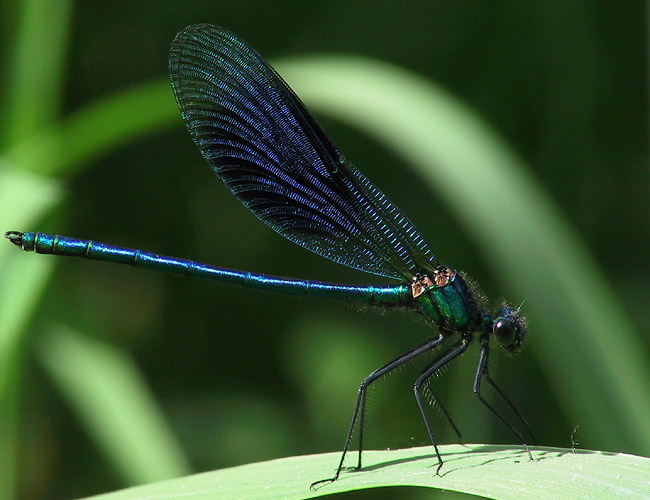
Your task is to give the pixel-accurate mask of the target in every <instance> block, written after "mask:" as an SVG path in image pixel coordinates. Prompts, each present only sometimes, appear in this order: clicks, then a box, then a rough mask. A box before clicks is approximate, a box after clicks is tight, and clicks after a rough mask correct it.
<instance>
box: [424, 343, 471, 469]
mask: <svg viewBox="0 0 650 500" xmlns="http://www.w3.org/2000/svg"><path fill="white" fill-rule="evenodd" d="M470 340H471V339H468V338H463V339H461V340H460V341H459V342H458V343H457V344H456V345H455V346H454V347H452V348H451V349H449V351H447V352H446V353H445V354H444V355H442V356H441V357H440V358H438V359H436V360H435V361H434V362H433V363H432V364H431V365H430V366H429V367H428V368H427V369H426V370H424V371H423V372H422V375H420V377H419V378H418V379H417V380H416V381H415V384H413V392H414V393H415V399H416V401H417V402H418V406H419V407H420V413H422V418H423V419H424V425H425V426H426V428H427V432H428V433H429V438H430V439H431V443H432V444H433V448H434V449H435V450H436V456H437V457H438V468H437V469H436V474H440V469H441V468H442V457H441V456H440V452H439V451H438V445H437V444H436V439H435V438H434V437H433V430H432V429H431V424H430V423H429V419H428V418H427V414H426V411H425V409H424V404H423V403H422V397H421V395H420V388H421V387H422V384H424V383H425V382H426V380H427V379H428V378H429V377H431V375H433V374H434V373H435V372H436V371H438V370H439V369H440V368H442V367H443V366H445V365H446V364H447V363H450V362H451V361H453V360H454V359H455V358H457V357H458V356H460V355H461V354H463V353H464V352H465V351H466V350H467V346H469V343H470ZM429 392H430V393H431V395H432V396H433V399H434V403H435V402H437V399H436V396H435V394H434V393H433V391H431V388H430V387H429ZM438 405H439V403H438ZM443 412H444V414H445V415H446V416H447V419H448V420H449V421H450V422H451V425H452V427H453V428H454V430H455V431H456V433H457V434H458V435H460V433H459V432H458V429H457V428H456V426H455V425H454V423H453V421H452V420H451V418H449V414H448V413H447V412H446V411H445V410H444V409H443Z"/></svg>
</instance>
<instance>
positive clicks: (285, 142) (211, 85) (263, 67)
mask: <svg viewBox="0 0 650 500" xmlns="http://www.w3.org/2000/svg"><path fill="white" fill-rule="evenodd" d="M169 71H170V76H171V82H172V87H173V89H174V95H175V96H176V101H177V102H178V106H179V107H180V109H181V113H182V115H183V119H184V120H185V123H186V125H187V128H188V129H189V131H190V134H191V135H192V138H193V139H194V142H195V143H196V144H197V145H198V147H199V149H200V150H201V154H203V156H204V157H205V158H206V159H207V160H208V162H209V163H210V165H211V166H212V168H213V169H214V171H215V173H216V174H217V175H218V176H219V178H220V179H221V180H222V181H223V182H224V184H225V185H226V186H227V187H228V189H230V191H232V193H233V194H234V195H235V196H236V197H237V198H238V199H239V200H240V201H241V202H242V203H243V204H244V205H245V206H247V207H248V208H249V209H250V210H251V211H252V212H253V213H254V214H255V215H256V216H257V217H258V218H259V219H260V220H262V221H263V222H265V223H266V224H267V225H269V226H270V227H271V228H273V229H274V230H275V231H277V232H278V233H280V234H281V235H283V236H284V237H286V238H288V239H289V240H291V241H293V242H294V243H297V244H298V245H301V246H303V247H305V248H307V249H309V250H311V251H312V252H315V253H317V254H319V255H322V256H323V257H326V258H328V259H331V260H333V261H335V262H340V263H341V264H345V265H346V266H349V267H353V268H357V269H360V270H362V271H366V272H369V273H374V274H378V275H382V276H386V277H390V278H396V279H400V280H404V279H407V280H410V279H411V278H412V277H413V276H414V275H415V274H416V273H419V272H431V271H432V270H433V269H434V268H435V266H436V264H437V260H436V257H435V255H434V254H433V252H432V251H431V250H430V249H429V246H428V244H427V243H426V241H425V240H424V239H423V238H422V236H420V234H419V232H418V231H417V229H415V227H414V226H413V224H411V222H410V221H409V220H408V219H407V218H406V217H405V216H404V215H402V213H401V212H400V211H399V210H398V209H397V207H396V206H395V205H393V203H391V201H390V200H389V199H388V198H387V197H386V196H385V195H384V194H383V193H382V192H381V191H379V189H377V188H376V187H375V186H373V185H372V183H370V181H368V179H366V178H365V177H364V176H363V174H361V172H359V171H358V170H357V169H356V168H355V167H354V166H353V165H352V164H351V163H349V162H348V161H347V160H346V159H345V158H344V157H343V155H342V154H341V153H340V152H339V150H338V149H337V148H336V146H335V145H334V143H333V142H332V140H331V139H330V138H329V137H328V136H327V134H326V133H325V132H324V131H323V130H322V129H321V127H320V126H319V125H318V123H316V120H315V119H314V117H313V116H312V115H311V114H310V113H309V111H308V110H307V108H306V107H305V106H304V105H303V104H302V102H301V101H300V99H298V97H297V96H296V94H294V92H293V91H292V90H291V89H290V88H289V86H288V85H287V84H286V83H285V82H284V80H282V78H281V77H280V75H278V74H277V72H276V71H275V70H274V69H273V68H272V67H271V66H269V64H268V63H267V62H266V61H264V59H262V56H260V55H259V54H258V53H257V52H256V51H255V50H254V49H252V48H251V47H250V46H249V45H248V44H247V43H246V42H244V41H243V40H242V39H241V38H239V37H237V35H235V34H234V33H231V32H230V31H228V30H226V29H223V28H218V27H216V26H210V25H194V26H190V27H189V28H186V29H185V30H184V31H182V32H181V33H179V34H178V36H177V37H176V39H175V40H174V42H173V43H172V48H171V53H170V57H169Z"/></svg>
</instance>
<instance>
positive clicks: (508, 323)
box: [492, 318, 517, 347]
mask: <svg viewBox="0 0 650 500" xmlns="http://www.w3.org/2000/svg"><path fill="white" fill-rule="evenodd" d="M492 332H493V333H494V338H495V339H497V342H498V343H499V344H501V345H502V346H504V347H508V346H510V345H512V343H513V342H514V341H515V333H517V327H516V326H515V323H514V322H513V321H512V320H510V319H508V318H501V319H498V320H497V322H496V323H494V327H493V328H492Z"/></svg>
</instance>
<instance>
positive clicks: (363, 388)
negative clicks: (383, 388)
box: [311, 335, 444, 489]
mask: <svg viewBox="0 0 650 500" xmlns="http://www.w3.org/2000/svg"><path fill="white" fill-rule="evenodd" d="M443 340H444V337H443V336H442V335H440V336H438V337H436V338H434V339H430V340H428V341H426V342H425V343H424V344H422V345H420V346H419V347H416V348H415V349H412V350H410V351H409V352H407V353H405V354H403V355H401V356H400V357H398V358H396V359H394V360H393V361H391V362H390V363H387V364H386V365H384V366H382V367H381V368H379V369H377V370H375V371H374V372H372V373H371V374H370V375H368V376H367V377H366V378H365V379H363V382H361V385H360V386H359V391H358V392H357V402H356V404H355V405H354V412H353V413H352V422H351V423H350V429H349V430H348V435H347V437H346V438H345V445H344V446H343V453H342V454H341V461H340V462H339V466H338V467H337V469H336V473H335V474H334V477H331V478H329V479H321V480H320V481H316V482H315V483H312V485H311V489H317V486H319V485H324V484H327V483H332V482H334V481H336V480H337V479H338V478H339V475H340V474H341V470H343V462H344V461H345V455H346V454H347V452H348V450H349V448H350V442H351V441H352V434H353V433H354V428H355V425H356V423H357V418H359V420H360V423H361V424H362V423H363V418H364V413H365V408H366V394H367V392H368V387H369V386H370V385H371V384H372V383H373V382H376V381H377V380H378V379H380V378H381V377H383V376H384V375H386V374H387V373H388V372H391V371H393V370H394V369H395V368H397V367H399V366H402V365H403V364H405V363H408V362H409V361H411V360H413V359H415V358H417V357H418V356H420V355H421V354H424V353H425V352H427V351H430V350H432V349H435V348H436V347H437V346H438V345H440V343H442V341H443ZM359 435H360V439H359V461H358V464H357V468H361V452H362V448H361V444H362V443H361V437H362V435H363V427H361V430H360V431H359ZM436 451H437V450H436Z"/></svg>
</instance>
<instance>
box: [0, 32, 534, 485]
mask: <svg viewBox="0 0 650 500" xmlns="http://www.w3.org/2000/svg"><path fill="white" fill-rule="evenodd" d="M169 71H170V76H171V85H172V88H173V92H174V95H175V97H176V102H177V103H178V106H179V108H180V110H181V114H182V116H183V119H184V121H185V124H186V125H187V128H188V130H189V132H190V135H191V136H192V139H193V140H194V142H195V143H196V145H197V146H198V147H199V149H200V151H201V154H202V155H203V156H204V158H205V159H206V160H207V161H208V163H209V164H210V166H211V167H212V169H213V170H214V172H215V173H216V174H217V176H218V177H219V178H220V179H221V180H222V181H223V183H224V184H225V185H226V187H228V189H230V191H232V193H233V194H234V195H235V196H236V197H237V198H238V199H239V200H240V201H241V202H242V203H243V204H244V205H245V206H246V207H248V209H249V210H251V211H252V212H253V213H254V214H255V215H256V216H257V217H258V218H259V219H260V220H261V221H262V222H264V223H265V224H267V225H268V226H270V227H271V228H272V229H273V230H275V231H276V232H278V233H280V234H281V235H283V236H284V237H285V238H288V239H289V240H291V241H293V242H294V243H297V244H298V245H300V246H302V247H304V248H306V249H308V250H311V251H312V252H314V253H316V254H318V255H321V256H323V257H326V258H328V259H331V260H333V261H335V262H339V263H341V264H343V265H346V266H349V267H352V268H355V269H359V270H361V271H365V272H367V273H371V274H375V275H379V276H382V277H384V278H388V279H392V280H394V281H395V284H392V285H342V284H333V283H324V282H319V281H308V280H300V279H291V278H283V277H273V276H267V275H263V274H255V273H250V272H245V271H236V270H231V269H225V268H221V267H213V266H210V265H207V264H202V263H198V262H194V261H189V260H185V259H178V258H174V257H165V256H161V255H157V254H153V253H149V252H143V251H140V250H133V249H129V248H123V247H117V246H113V245H107V244H103V243H97V242H94V241H89V240H80V239H75V238H69V237H65V236H51V235H48V234H43V233H33V232H18V231H9V232H7V233H6V234H5V236H6V237H7V238H8V239H9V240H10V241H11V242H12V243H14V244H16V245H17V246H19V247H21V248H22V249H23V250H26V251H35V252H37V253H45V254H55V255H67V256H75V257H84V258H87V259H95V260H101V261H106V262H113V263H119V264H129V265H132V266H135V267H144V268H148V269H155V270H160V271H167V272H171V273H176V274H182V275H185V276H197V277H201V278H207V279H211V280H215V281H222V282H225V283H231V284H237V285H241V286H246V287H250V288H257V289H261V290H267V291H271V292H277V293H284V294H289V295H299V296H315V297H327V298H332V299H340V300H347V301H355V302H361V303H365V304H370V305H374V306H379V307H400V308H404V309H412V310H415V311H417V312H419V313H421V314H424V316H425V317H426V318H427V320H428V321H429V322H430V323H431V324H432V325H435V327H436V333H435V334H434V335H433V337H431V338H430V339H429V340H427V341H426V342H424V343H422V344H421V345H419V346H418V347H416V348H415V349H412V350H410V351H408V352H406V353H405V354H403V355H401V356H399V357H397V358H395V359H394V360H393V361H391V362H390V363H387V364H386V365H384V366H382V367H381V368H379V369H377V370H375V371H374V372H372V373H371V374H370V375H368V376H367V377H366V378H365V379H364V380H363V381H362V382H361V385H360V387H359V390H358V394H357V399H356V404H355V406H354V412H353V415H352V421H351V423H350V428H349V430H348V433H347V436H346V439H345V444H344V446H343V452H342V455H341V460H340V462H339V464H338V467H337V469H336V472H335V474H334V476H333V477H331V478H329V479H325V480H322V481H318V482H316V483H314V484H313V485H312V486H313V487H314V486H317V485H319V484H323V483H327V482H332V481H335V480H336V479H338V477H339V475H340V473H341V471H342V470H343V465H344V460H345V456H346V454H347V452H348V451H349V449H350V444H351V439H352V434H353V431H354V430H355V429H356V428H357V426H358V428H359V452H358V461H357V465H356V467H357V468H361V453H362V450H363V429H364V417H365V412H366V395H367V391H368V388H369V386H370V385H371V384H373V383H374V382H375V381H377V380H378V379H380V378H382V377H383V376H384V375H386V374H387V373H389V372H391V371H392V370H394V369H396V368H397V367H399V366H401V365H404V364H405V363H407V362H409V361H411V360H413V359H414V358H416V357H418V356H420V355H422V354H425V353H431V352H432V351H434V350H435V349H436V348H438V347H442V346H441V345H442V344H443V343H445V344H451V345H450V346H449V347H447V348H446V349H445V350H444V351H442V352H441V353H440V354H439V355H438V356H437V357H436V358H435V359H434V360H433V362H431V363H430V364H428V365H427V366H426V367H425V368H424V370H423V371H422V373H421V374H420V376H419V377H418V378H417V380H416V381H415V383H414V386H413V387H414V393H415V398H416V401H417V404H418V406H419V409H420V412H421V413H422V417H423V419H424V423H425V426H426V430H427V433H428V435H429V438H430V439H431V443H432V444H433V447H434V450H435V452H436V456H437V459H438V468H437V473H439V472H440V469H441V468H442V465H443V460H442V457H441V456H440V452H439V451H438V446H437V444H436V439H435V437H434V434H433V430H432V428H431V425H430V423H429V420H428V418H427V415H426V412H425V402H426V400H425V399H424V398H423V390H425V389H426V390H428V391H429V394H430V395H431V396H432V397H433V400H434V402H435V403H436V404H438V406H439V407H440V408H441V410H442V412H443V415H444V416H445V417H446V418H447V420H448V421H449V422H450V424H451V425H452V427H453V429H454V431H455V432H456V434H457V435H458V437H459V438H460V433H459V432H458V429H457V428H456V426H455V424H454V422H453V421H452V419H451V418H450V416H449V414H448V413H447V412H446V410H445V409H444V407H443V406H441V405H440V403H439V402H438V401H436V400H435V396H433V392H432V391H431V388H430V386H429V380H430V378H431V377H432V375H434V374H435V373H436V372H438V371H439V370H440V369H441V368H442V367H443V366H445V365H446V364H447V363H449V362H451V361H452V360H453V359H455V358H457V357H458V356H460V355H461V354H463V352H465V350H466V349H467V348H468V346H469V345H470V342H472V340H473V338H474V336H475V334H477V335H478V339H479V342H480V354H479V361H478V366H477V369H476V376H475V379H474V387H473V390H474V394H475V395H476V397H477V398H478V399H479V401H480V402H481V403H482V404H483V405H485V406H486V407H487V408H488V409H489V410H490V411H491V412H492V413H494V414H495V415H496V416H497V417H498V418H499V419H500V420H501V421H502V422H503V423H504V424H505V425H506V426H507V427H508V428H509V429H510V430H511V431H512V432H513V433H514V434H515V436H516V437H517V438H518V439H519V441H520V442H521V443H522V444H523V446H524V447H525V449H526V451H527V452H528V455H529V457H530V458H531V459H532V456H531V455H530V451H529V450H528V447H527V445H526V443H525V441H524V438H523V436H522V434H521V433H520V432H519V431H518V430H517V429H516V428H515V427H514V426H513V425H512V424H511V423H509V422H508V421H507V420H506V419H505V418H504V417H502V416H501V415H500V414H499V413H498V412H497V411H496V410H495V409H494V408H493V406H491V405H490V403H489V402H488V401H486V400H485V399H484V398H483V397H482V396H481V382H482V380H485V381H487V383H488V384H490V385H491V386H493V387H494V388H495V389H496V392H497V394H498V395H499V396H500V397H501V398H503V400H504V401H505V402H506V403H507V405H508V406H509V407H510V408H511V409H512V410H513V412H514V414H515V415H516V416H517V418H518V419H519V420H520V421H521V422H522V423H523V425H524V426H525V427H526V429H527V430H528V432H529V433H530V429H529V427H528V424H527V423H526V421H525V420H524V418H523V417H522V416H521V414H520V413H519V412H518V411H517V410H516V409H515V407H514V406H513V404H512V403H511V402H510V400H509V399H508V398H507V397H506V396H505V394H504V393H503V391H502V390H501V389H499V387H498V386H497V385H496V384H495V382H494V381H493V380H492V379H491V378H490V375H489V372H488V356H489V344H490V339H491V337H492V336H493V337H494V339H495V340H496V342H497V343H498V344H499V345H500V346H501V347H503V348H504V349H505V350H506V351H507V352H510V353H516V352H518V351H519V350H520V348H521V347H522V344H523V341H524V337H525V335H526V322H525V319H524V318H523V317H522V316H520V315H519V310H514V309H512V308H510V307H508V306H507V305H504V306H502V307H500V308H499V309H498V310H497V311H495V312H494V313H489V312H487V311H486V310H484V308H483V307H482V306H481V305H480V304H479V302H478V301H477V299H476V293H474V292H472V291H471V290H470V288H469V287H468V285H467V284H466V279H465V277H464V275H463V274H462V273H459V272H458V271H456V270H454V269H452V268H451V267H448V266H445V265H442V264H440V262H439V261H438V258H437V257H436V255H435V254H434V253H433V251H432V250H431V248H430V247H429V244H428V243H427V242H426V240H425V239H424V238H423V237H422V236H421V234H420V233H419V231H418V230H417V229H416V228H415V227H414V226H413V224H412V223H411V222H410V221H409V219H408V218H407V217H406V216H404V215H403V214H402V213H401V212H400V210H399V209H398V208H397V207H396V206H395V205H394V204H393V203H392V202H391V201H390V200H389V199H388V198H387V197H386V196H385V195H384V194H383V193H382V192H381V191H380V190H379V189H377V188H376V187H375V186H374V185H373V184H372V183H371V182H370V181H369V180H368V179H367V178H366V177H365V176H364V175H363V174H362V173H361V172H360V171H359V170H357V169H356V168H355V167H354V165H352V164H351V163H350V162H349V161H348V160H347V159H346V158H345V157H344V156H343V155H342V154H341V152H340V151H339V150H338V148H337V147H336V145H335V144H334V143H333V142H332V140H331V139H330V138H329V136H328V135H327V134H326V133H325V132H324V131H323V129H322V128H321V127H320V126H319V125H318V123H317V122H316V119H315V118H314V117H313V116H312V115H311V113H310V112H309V111H308V110H307V108H306V107H305V106H304V104H303V103H302V102H301V101H300V99H299V98H298V97H297V96H296V94H295V93H294V92H293V91H292V90H291V88H289V86H288V85H287V84H286V83H285V82H284V80H283V79H282V78H281V77H280V75H278V73H277V72H276V71H275V70H274V69H273V68H272V67H271V66H270V65H269V64H268V63H267V62H266V61H265V60H264V59H263V58H262V56H260V55H259V54H258V53H257V52H256V51H255V50H254V49H253V48H251V47H250V46H249V45H248V44H247V43H246V42H245V41H243V40H242V39H241V38H239V37H238V36H237V35H235V34H234V33H232V32H230V31H228V30H226V29H223V28H218V27H215V26H210V25H205V24H199V25H193V26H190V27H188V28H186V29H185V30H184V31H182V32H181V33H179V34H178V35H177V37H176V38H175V40H174V42H173V44H172V48H171V54H170V58H169ZM447 340H448V341H449V342H445V341H447Z"/></svg>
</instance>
